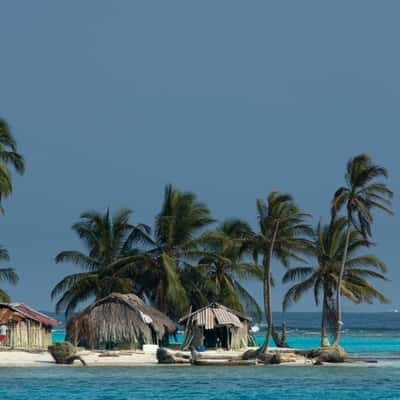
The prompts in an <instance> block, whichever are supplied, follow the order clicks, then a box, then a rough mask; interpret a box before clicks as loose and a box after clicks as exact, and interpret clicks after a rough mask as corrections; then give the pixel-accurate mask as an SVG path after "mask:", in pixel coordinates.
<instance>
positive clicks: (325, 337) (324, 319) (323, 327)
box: [321, 289, 330, 347]
mask: <svg viewBox="0 0 400 400" xmlns="http://www.w3.org/2000/svg"><path fill="white" fill-rule="evenodd" d="M327 311H328V302H327V297H326V290H325V289H324V295H323V300H322V318H321V346H322V347H326V346H329V344H330V343H329V340H328V334H327V329H326V324H327V320H328V315H327Z"/></svg>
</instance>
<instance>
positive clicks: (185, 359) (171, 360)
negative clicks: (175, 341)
mask: <svg viewBox="0 0 400 400" xmlns="http://www.w3.org/2000/svg"><path fill="white" fill-rule="evenodd" d="M156 355H157V360H158V363H159V364H189V363H190V354H189V353H184V352H182V351H176V352H174V351H172V350H170V349H166V348H165V347H160V348H158V349H157V353H156Z"/></svg>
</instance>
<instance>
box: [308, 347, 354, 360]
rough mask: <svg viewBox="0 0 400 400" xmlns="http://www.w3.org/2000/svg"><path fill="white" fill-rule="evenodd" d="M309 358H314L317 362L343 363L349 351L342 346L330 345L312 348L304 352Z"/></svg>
mask: <svg viewBox="0 0 400 400" xmlns="http://www.w3.org/2000/svg"><path fill="white" fill-rule="evenodd" d="M304 356H306V357H307V358H312V359H314V361H315V362H316V363H324V362H327V363H343V362H345V360H346V357H347V353H346V351H345V350H344V349H343V347H340V346H328V347H319V348H317V349H312V350H309V351H307V352H305V353H304Z"/></svg>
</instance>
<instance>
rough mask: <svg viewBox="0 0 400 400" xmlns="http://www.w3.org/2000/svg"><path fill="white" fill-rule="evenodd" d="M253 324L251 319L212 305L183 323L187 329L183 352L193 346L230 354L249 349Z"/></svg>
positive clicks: (190, 316)
mask: <svg viewBox="0 0 400 400" xmlns="http://www.w3.org/2000/svg"><path fill="white" fill-rule="evenodd" d="M250 321H251V318H250V317H247V316H246V315H243V314H241V313H240V312H238V311H235V310H232V309H230V308H227V307H225V306H223V305H221V304H218V303H211V304H209V305H208V306H206V307H204V308H201V309H199V310H197V311H194V312H192V313H190V314H188V315H186V316H185V317H183V318H181V319H180V320H179V323H180V324H182V325H184V326H185V337H184V340H183V344H182V349H188V348H189V347H190V346H195V347H199V346H204V347H205V348H206V349H214V348H223V349H228V350H236V349H242V348H246V347H247V344H248V333H249V322H250Z"/></svg>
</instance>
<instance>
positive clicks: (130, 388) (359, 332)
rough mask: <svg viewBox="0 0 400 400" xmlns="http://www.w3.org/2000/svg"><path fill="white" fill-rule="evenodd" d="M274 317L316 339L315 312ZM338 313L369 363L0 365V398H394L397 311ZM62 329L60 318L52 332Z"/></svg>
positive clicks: (297, 336)
mask: <svg viewBox="0 0 400 400" xmlns="http://www.w3.org/2000/svg"><path fill="white" fill-rule="evenodd" d="M280 317H282V318H284V319H285V320H286V321H287V325H288V341H289V344H290V345H292V346H295V347H312V346H317V345H318V344H319V315H318V314H316V313H288V314H285V315H279V314H277V318H276V321H277V323H279V318H280ZM344 321H345V329H344V332H343V341H342V345H343V346H344V347H345V348H346V349H347V350H348V351H349V352H350V354H351V355H353V356H355V357H357V356H361V357H365V358H374V359H376V360H378V363H377V364H363V365H326V366H312V365H304V366H293V365H289V366H283V365H280V366H262V365H259V366H251V367H249V366H246V367H194V366H154V367H86V368H85V367H77V366H72V367H71V366H68V367H64V366H48V365H46V364H44V365H43V367H39V368H37V367H36V368H21V367H20V368H0V377H1V378H0V399H29V400H35V399H48V398H51V399H54V398H55V399H69V400H74V399H82V398H84V399H85V400H91V399H109V400H113V399H152V400H157V399H163V400H168V399H174V400H180V399H190V398H193V399H196V400H203V399H207V400H208V399H218V400H224V399H232V400H236V399H257V400H258V399H263V398H267V399H283V400H284V399H301V400H308V399H313V400H315V399H319V398H321V399H327V400H330V399H335V400H336V399H344V400H346V399H351V400H357V399H362V400H369V399H400V314H399V313H380V314H347V315H345V318H344ZM63 335H64V332H63V328H62V326H61V327H60V330H59V331H58V332H57V331H56V332H55V333H54V340H58V339H60V340H62V339H63ZM257 341H259V342H260V343H261V342H262V333H261V334H260V335H258V336H257Z"/></svg>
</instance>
